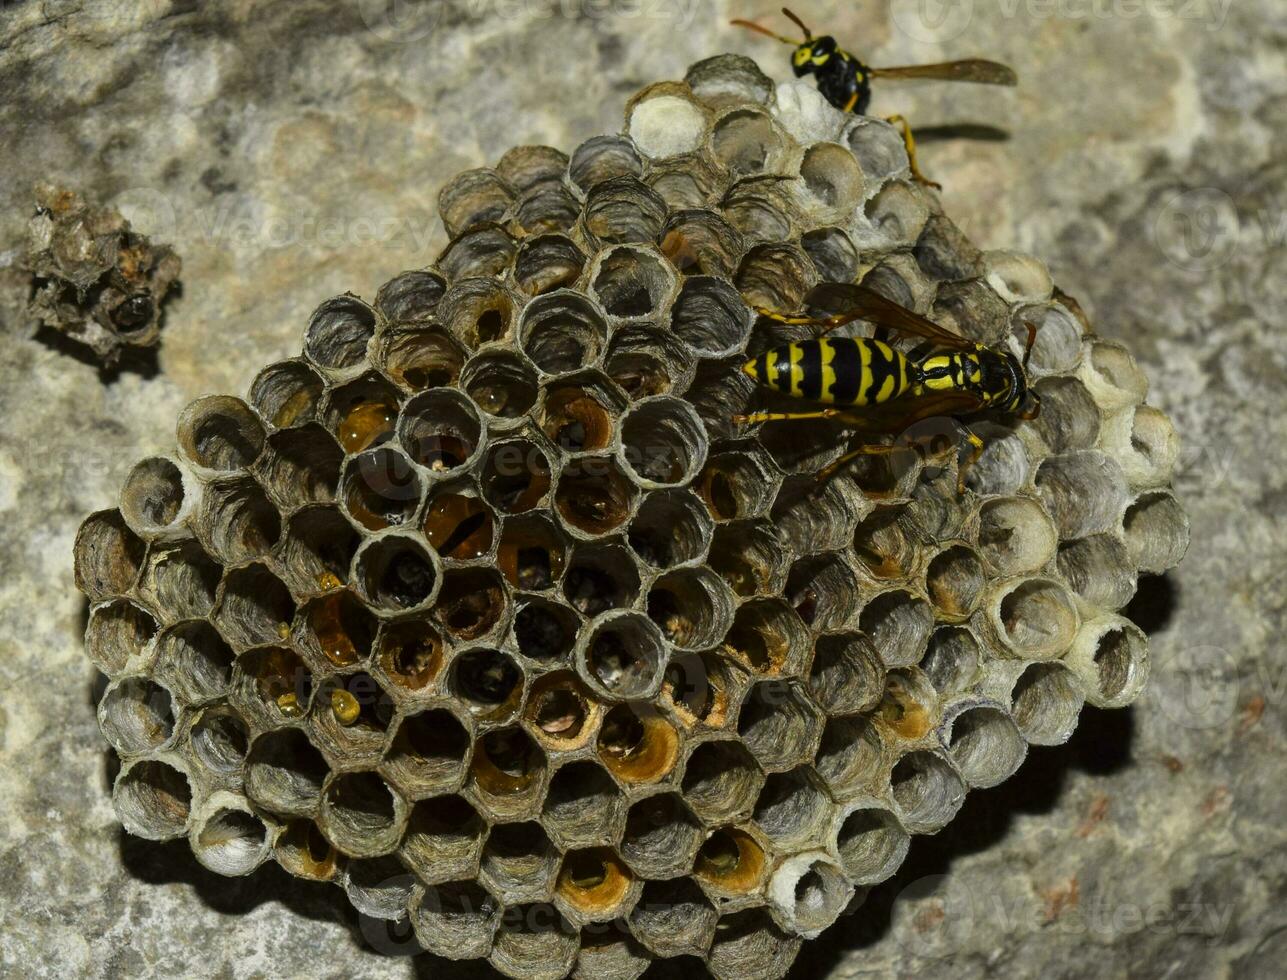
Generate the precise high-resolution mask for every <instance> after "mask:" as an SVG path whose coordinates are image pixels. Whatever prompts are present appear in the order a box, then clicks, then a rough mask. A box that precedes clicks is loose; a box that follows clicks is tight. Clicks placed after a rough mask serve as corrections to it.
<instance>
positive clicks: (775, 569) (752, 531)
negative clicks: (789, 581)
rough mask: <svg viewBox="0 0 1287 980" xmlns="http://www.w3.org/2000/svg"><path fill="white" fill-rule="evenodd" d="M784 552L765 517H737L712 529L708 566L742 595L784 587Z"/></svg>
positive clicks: (764, 593) (765, 592)
mask: <svg viewBox="0 0 1287 980" xmlns="http://www.w3.org/2000/svg"><path fill="white" fill-rule="evenodd" d="M787 558H788V555H786V554H785V549H784V548H783V547H782V542H781V539H779V537H778V534H777V531H776V530H775V529H774V527H773V525H772V524H770V523H769V522H768V521H738V522H736V523H733V524H724V525H721V526H720V527H718V528H716V529H715V534H714V536H713V537H712V538H711V547H710V559H709V561H708V564H709V565H710V567H711V568H712V569H713V570H714V571H715V572H716V573H717V574H718V575H719V576H720V577H721V578H722V579H724V581H725V582H727V583H728V585H729V587H730V588H731V589H732V590H733V592H734V593H736V594H737V595H738V596H740V597H741V598H743V599H748V598H751V597H752V596H763V595H771V594H773V593H774V592H777V591H779V590H780V589H782V588H783V587H784V584H785V583H784V581H783V580H784V578H785V576H786V571H787V568H786V565H787Z"/></svg>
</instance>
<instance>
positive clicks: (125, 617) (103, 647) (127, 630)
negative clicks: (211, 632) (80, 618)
mask: <svg viewBox="0 0 1287 980" xmlns="http://www.w3.org/2000/svg"><path fill="white" fill-rule="evenodd" d="M156 626H157V624H156V620H155V619H153V618H152V616H151V615H150V614H149V613H147V612H145V611H144V610H143V609H142V608H141V607H140V606H136V605H135V604H134V603H132V602H129V601H128V600H125V599H116V600H113V601H112V602H109V603H106V604H105V605H101V606H97V607H95V608H94V609H93V610H91V612H90V614H89V623H88V624H87V625H86V627H85V652H86V654H88V656H89V659H90V661H91V662H92V663H93V664H94V666H95V667H97V668H98V669H99V670H101V671H102V672H103V673H105V674H107V675H108V676H109V677H111V676H114V675H116V674H118V673H120V672H121V671H122V670H124V669H125V667H126V665H127V664H128V663H129V662H130V660H131V659H134V658H137V657H141V656H142V655H143V651H144V648H145V647H146V646H147V645H148V643H149V642H150V641H151V639H152V637H153V636H154V635H155V634H156Z"/></svg>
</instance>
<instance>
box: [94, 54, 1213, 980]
mask: <svg viewBox="0 0 1287 980" xmlns="http://www.w3.org/2000/svg"><path fill="white" fill-rule="evenodd" d="M626 120H627V127H626V133H625V135H620V136H600V137H596V138H594V139H591V140H589V141H587V142H586V143H584V144H582V145H581V146H580V147H578V148H577V149H576V150H575V152H574V153H573V154H572V155H571V157H570V158H569V157H567V156H565V155H564V154H562V153H560V152H558V151H556V150H553V149H550V148H548V147H531V146H526V147H519V148H517V149H514V150H511V151H510V152H508V153H506V154H505V156H504V157H503V158H502V159H501V160H500V161H499V163H498V164H497V165H496V166H495V167H494V168H487V169H479V170H471V171H468V172H466V173H463V174H460V175H459V176H457V177H455V178H454V179H452V180H451V181H449V182H448V183H447V185H446V187H445V188H444V189H443V191H442V194H441V196H440V199H439V204H440V210H441V213H442V217H443V220H444V222H445V224H446V227H447V228H448V229H449V230H450V231H451V233H452V234H453V236H454V238H453V240H452V242H451V243H450V244H449V245H448V246H447V248H446V250H445V251H444V252H443V253H442V255H441V256H439V258H438V260H437V261H436V262H435V263H434V265H433V266H431V267H429V268H427V269H421V270H416V271H411V272H405V273H403V274H401V275H399V276H397V277H395V278H394V279H392V280H390V281H389V282H387V283H386V284H385V285H384V286H382V287H381V288H380V289H379V291H378V292H377V293H376V295H375V298H374V301H373V302H372V303H366V302H364V301H362V300H361V299H359V298H358V297H356V296H352V295H345V296H340V297H337V298H334V299H330V300H327V301H326V302H324V303H323V304H322V305H321V306H320V307H318V309H317V310H316V312H315V313H314V314H313V315H312V318H311V320H310V322H309V324H308V327H307V330H306V332H305V336H304V346H303V353H302V356H300V357H297V358H292V359H289V360H286V361H282V362H279V363H276V364H272V365H269V366H268V367H266V368H265V369H264V370H263V371H262V372H261V373H260V375H259V376H258V378H257V379H256V380H255V382H254V384H253V385H252V387H251V390H250V393H249V396H248V398H247V400H246V401H242V400H241V399H238V398H234V397H230V396H214V397H207V398H203V399H200V400H198V401H196V402H194V403H193V404H192V405H190V406H189V407H188V408H187V410H185V412H184V413H183V414H182V416H181V417H180V419H179V422H178V436H179V439H178V442H179V445H178V449H177V452H176V453H174V454H173V455H169V456H157V457H152V458H149V459H145V460H143V461H142V462H140V463H139V464H138V465H137V466H136V467H135V468H134V470H133V471H132V472H131V473H130V475H129V477H128V479H127V480H126V483H125V486H124V488H123V490H122V494H121V498H120V505H119V508H118V509H113V510H108V511H103V512H100V513H97V514H94V515H92V516H91V517H89V518H88V519H87V520H86V522H85V523H84V525H83V526H82V528H81V530H80V533H79V535H78V538H77V541H76V573H77V582H78V585H79V586H80V588H81V589H82V590H83V591H84V592H85V593H86V594H87V595H88V596H89V597H90V599H91V600H92V603H93V606H92V612H91V615H90V619H89V626H88V631H87V635H86V648H87V651H88V654H89V656H90V658H91V660H92V661H93V662H94V664H95V665H96V666H97V667H98V668H99V669H100V670H101V671H103V672H104V673H105V674H107V675H108V677H109V678H110V684H109V685H108V687H107V690H106V693H105V695H104V697H103V700H102V703H101V704H100V706H99V721H100V724H101V727H102V730H103V733H104V735H105V736H106V738H107V740H108V741H109V742H110V743H111V744H112V746H113V747H114V748H115V749H116V751H117V752H119V753H120V755H121V758H122V766H121V770H120V774H119V777H118V778H117V780H116V785H115V789H114V793H113V800H114V803H115V806H116V811H117V813H118V814H119V816H120V818H121V821H122V822H123V823H124V825H125V827H126V829H127V830H129V831H130V832H131V833H134V834H138V835H141V836H143V837H148V838H152V839H157V840H163V839H168V838H174V837H182V836H186V837H187V838H188V840H189V842H190V844H191V846H192V849H193V851H194V852H195V854H196V856H197V858H198V859H199V860H200V861H201V862H202V863H203V864H204V865H206V866H207V867H209V868H211V869H213V870H215V871H217V872H219V873H221V874H228V875H244V874H249V873H251V872H252V871H254V869H255V868H256V867H258V866H259V865H260V864H261V863H262V862H264V861H267V860H275V861H277V862H278V863H279V864H280V865H281V866H282V867H283V868H285V869H287V870H288V871H289V872H291V873H292V874H295V875H298V876H300V877H303V878H309V879H313V880H318V881H326V882H332V883H334V884H336V885H338V886H340V887H342V888H344V889H345V890H346V892H347V894H348V896H349V898H350V899H351V901H352V902H353V904H354V905H355V906H356V907H357V908H358V909H359V910H361V911H362V912H363V913H365V914H367V915H371V916H379V917H384V918H389V919H396V918H400V917H402V916H409V918H410V921H411V923H412V925H413V926H414V928H415V932H416V935H417V936H418V938H419V940H420V942H421V943H422V944H423V946H424V947H425V948H426V949H428V950H431V951H433V952H434V953H437V954H439V955H443V956H449V957H453V958H466V959H468V958H486V959H488V960H489V961H490V962H491V963H492V964H494V965H495V966H496V967H497V968H498V969H500V970H501V971H502V972H504V973H506V974H507V975H510V976H514V977H533V978H541V977H551V978H552V977H558V976H562V975H564V974H566V973H574V974H575V975H578V976H586V977H637V976H638V975H639V974H640V973H642V972H643V970H644V969H645V968H646V967H647V966H648V964H649V962H650V961H651V960H652V959H654V958H662V957H690V958H694V959H693V961H691V962H690V964H689V965H690V966H692V965H698V966H699V964H700V963H704V964H705V965H706V966H708V967H709V969H710V970H711V971H712V972H713V973H714V974H715V975H716V976H720V977H728V978H747V977H773V976H780V975H781V974H782V973H783V972H785V971H786V969H787V968H788V966H789V965H790V963H791V961H792V960H793V958H794V957H795V955H796V953H797V951H798V950H799V948H800V944H801V942H802V941H803V940H804V939H806V938H809V937H812V936H816V935H817V934H818V933H819V932H820V931H821V930H823V929H825V928H826V927H827V926H828V925H830V924H831V923H832V922H833V921H834V920H835V919H836V917H837V916H838V915H839V914H840V913H841V911H842V910H844V909H845V908H846V907H849V906H850V905H851V904H852V903H854V902H856V901H858V900H859V899H860V898H861V896H862V894H863V892H864V891H865V889H867V888H868V887H870V886H871V885H873V884H875V883H877V882H880V881H883V880H884V879H886V878H888V877H889V876H890V875H892V874H893V873H894V871H895V870H896V869H897V868H898V866H899V864H900V862H901V861H902V859H903V856H904V855H905V854H906V852H907V848H908V842H909V837H910V835H911V834H932V833H935V832H936V831H938V830H940V829H941V828H942V827H944V826H945V825H946V824H947V823H948V822H949V821H950V820H951V819H952V818H953V817H954V816H955V814H956V813H957V811H958V810H959V808H960V806H961V804H962V801H963V800H964V797H965V794H966V792H967V791H968V790H969V789H971V788H974V787H987V786H994V785H996V784H998V783H1000V782H1001V781H1003V780H1005V779H1006V778H1007V777H1008V776H1010V775H1011V774H1012V773H1013V772H1014V771H1015V770H1016V769H1017V768H1018V767H1019V765H1020V763H1022V761H1023V759H1024V757H1025V755H1026V753H1027V749H1028V746H1029V745H1051V744H1055V743H1059V742H1061V741H1063V740H1065V739H1067V738H1068V737H1069V735H1070V734H1071V733H1072V731H1073V729H1074V727H1075V726H1076V724H1077V718H1078V713H1079V712H1080V710H1081V707H1082V704H1083V702H1089V703H1091V704H1094V705H1097V706H1101V707H1118V706H1121V705H1124V704H1127V703H1128V702H1130V701H1131V700H1132V699H1134V698H1135V697H1136V696H1137V695H1138V693H1139V692H1140V690H1141V688H1142V686H1143V684H1144V682H1145V678H1146V676H1147V673H1148V654H1147V643H1146V638H1145V636H1144V635H1143V634H1142V633H1141V632H1140V630H1139V629H1137V628H1136V627H1135V626H1134V625H1133V624H1132V623H1131V622H1129V621H1128V620H1126V619H1124V618H1123V617H1122V616H1120V615H1119V614H1118V613H1117V612H1116V610H1118V609H1120V608H1121V607H1122V606H1123V605H1125V604H1126V602H1127V601H1128V600H1129V599H1130V598H1131V596H1132V594H1133V593H1134V591H1135V586H1136V578H1137V574H1138V573H1139V571H1141V570H1143V571H1149V572H1156V571H1160V570H1162V569H1165V568H1167V567H1169V566H1170V565H1172V564H1174V563H1175V562H1176V561H1178V560H1179V558H1180V556H1181V555H1182V553H1183V551H1184V549H1185V546H1186V543H1187V533H1188V530H1187V528H1188V526H1187V521H1186V518H1185V516H1184V513H1183V511H1182V510H1181V508H1180V505H1179V504H1178V503H1177V501H1176V499H1175V497H1174V496H1173V495H1172V493H1171V490H1170V489H1169V482H1170V479H1171V472H1172V468H1173V466H1174V463H1175V459H1176V453H1177V440H1176V436H1175V431H1174V429H1173V428H1172V426H1171V424H1170V422H1169V421H1168V420H1167V419H1166V417H1165V416H1164V415H1163V414H1162V413H1160V412H1159V411H1157V410H1156V409H1153V408H1150V407H1148V406H1146V405H1144V404H1143V400H1144V396H1145V392H1146V384H1145V379H1144V378H1143V376H1142V375H1141V373H1140V371H1139V369H1138V368H1137V367H1136V365H1135V362H1134V360H1133V359H1132V358H1131V355H1130V354H1129V353H1128V352H1127V351H1126V350H1125V349H1124V348H1122V347H1121V346H1119V345H1117V344H1114V343H1110V342H1107V341H1104V340H1101V339H1099V338H1097V337H1095V336H1093V335H1092V334H1091V333H1090V332H1089V331H1088V330H1087V329H1086V327H1085V325H1084V323H1083V322H1082V319H1081V317H1080V315H1079V311H1078V310H1077V309H1075V304H1071V301H1066V302H1065V301H1061V300H1060V299H1059V298H1056V296H1055V294H1054V290H1053V285H1052V283H1051V281H1050V277H1049V275H1048V273H1047V271H1046V269H1045V267H1044V266H1043V265H1042V264H1041V263H1040V262H1038V261H1037V260H1035V259H1032V258H1030V257H1028V256H1024V255H1020V254H1017V253H1012V252H997V253H980V252H979V251H978V250H977V249H976V248H974V247H973V246H971V245H970V243H969V242H968V241H967V240H966V239H965V237H964V236H963V235H962V234H961V232H960V231H959V230H958V229H956V228H955V226H954V225H952V223H951V222H950V221H949V220H948V219H947V218H946V216H944V215H943V214H942V212H941V210H940V209H939V206H938V203H937V201H936V199H935V198H934V197H933V196H931V195H929V194H927V193H926V192H925V191H924V190H923V189H922V188H921V187H919V186H917V185H916V184H914V183H912V182H911V181H910V180H909V179H908V174H907V160H906V157H905V155H904V151H903V146H902V142H901V140H900V138H899V135H898V133H897V132H896V131H895V130H893V129H892V128H890V127H888V126H886V125H884V124H883V123H881V122H878V121H874V120H871V119H864V118H854V117H851V116H845V115H842V114H840V113H838V112H836V111H835V110H833V109H832V108H831V107H829V106H827V105H826V104H825V103H824V102H822V100H821V99H820V97H818V96H817V94H816V92H814V91H812V90H811V89H808V88H805V87H800V86H784V87H782V88H779V89H778V90H776V92H775V90H774V88H773V86H772V84H771V83H770V82H769V80H768V79H767V78H765V77H764V76H763V75H762V74H761V73H760V71H759V70H758V69H757V68H756V67H755V65H754V64H753V63H751V62H749V61H747V60H746V59H744V58H738V57H731V56H723V57H718V58H714V59H710V60H707V61H703V62H701V63H699V64H696V65H694V66H693V67H692V69H691V70H690V71H689V73H688V75H687V78H686V80H685V81H684V82H683V83H664V84H662V85H658V86H653V87H651V88H649V89H646V90H645V91H643V92H642V93H640V94H639V95H638V96H636V97H635V98H634V99H633V100H631V102H630V104H629V106H628V108H627V112H626ZM820 280H828V281H839V282H852V281H861V282H863V283H865V284H868V285H870V286H872V287H873V288H878V289H880V290H881V291H882V292H885V293H886V294H887V295H890V296H891V297H892V298H895V299H897V300H898V301H899V302H901V303H903V304H904V305H906V306H908V307H911V308H913V309H915V310H917V311H919V312H923V313H926V314H928V315H930V316H931V317H933V318H934V319H935V320H937V321H938V322H940V323H944V324H946V325H948V326H949V327H950V328H952V329H954V330H956V331H958V332H959V333H961V334H962V335H964V336H967V337H970V338H974V339H977V340H980V341H983V342H986V343H991V344H999V343H1008V344H1012V345H1014V349H1015V350H1018V349H1019V348H1020V345H1021V343H1022V341H1023V339H1025V338H1026V335H1027V331H1026V327H1025V324H1026V323H1027V322H1029V321H1032V322H1036V323H1038V324H1039V325H1040V328H1041V329H1040V333H1039V335H1038V339H1037V343H1036V347H1035V349H1034V352H1033V356H1032V362H1031V371H1030V374H1031V379H1032V381H1033V383H1034V385H1035V387H1036V390H1037V391H1038V392H1039V393H1040V395H1041V397H1042V399H1043V402H1044V411H1043V413H1042V415H1041V417H1040V418H1039V419H1038V420H1036V421H1035V422H1031V423H1021V424H1019V425H1018V426H1017V427H1015V428H1013V429H998V430H996V431H990V432H988V433H987V434H988V436H989V438H990V443H989V448H988V450H987V452H986V453H985V454H984V456H983V458H982V460H981V461H980V462H979V464H978V465H976V466H975V467H974V468H973V470H972V471H971V473H970V476H969V483H968V485H969V490H968V492H967V493H966V494H965V495H963V496H962V495H958V493H957V491H956V481H955V474H954V473H953V472H952V471H951V464H948V465H947V468H946V470H945V471H943V472H935V471H934V470H932V469H930V468H929V467H927V466H926V465H925V464H924V463H923V462H922V461H921V460H920V459H919V458H918V457H916V456H915V455H914V454H910V453H909V454H907V459H905V460H904V461H902V462H901V463H897V464H896V463H895V462H894V460H895V459H897V458H898V457H894V458H891V457H880V458H877V457H870V458H868V460H866V461H864V462H861V463H855V464H854V465H853V466H852V467H848V468H846V469H844V470H843V471H841V472H840V473H839V474H838V475H837V476H835V477H834V478H833V479H832V480H830V481H829V482H827V483H826V484H825V485H824V486H822V487H821V488H819V487H818V485H817V484H816V482H815V480H814V474H815V473H816V472H817V470H818V469H819V468H820V467H821V466H824V465H826V464H827V463H828V462H830V461H831V460H833V459H835V458H837V457H838V455H839V454H840V453H841V452H843V451H844V449H845V448H846V447H845V440H846V438H847V437H846V436H845V435H844V434H843V433H842V432H840V431H838V430H836V429H834V428H831V427H829V426H828V425H827V424H818V425H812V424H805V425H794V426H786V427H784V426H776V427H775V425H774V424H773V423H769V424H767V425H765V426H763V427H760V428H758V429H746V428H741V427H739V426H738V425H736V424H735V423H734V422H733V421H732V420H731V417H732V415H733V414H735V413H738V412H743V411H745V410H746V409H747V408H748V406H750V405H751V404H752V402H753V401H754V400H755V399H757V398H758V397H759V395H758V394H757V393H756V392H755V391H754V390H753V388H752V386H751V382H750V379H749V378H747V377H746V375H744V374H743V373H742V372H741V371H740V370H739V368H740V365H741V364H742V362H743V361H744V360H745V359H746V358H747V357H748V356H753V355H754V354H756V353H758V352H759V351H761V350H764V349H765V348H766V347H768V346H770V345H776V344H778V343H780V342H782V340H783V339H784V338H785V337H786V336H789V333H788V331H789V330H790V329H791V328H785V327H783V326H782V325H780V324H776V323H773V322H771V321H767V320H762V321H761V320H757V318H756V316H755V315H754V314H753V313H752V311H751V309H750V308H749V305H748V304H755V305H763V306H769V307H774V308H778V309H786V310H791V309H795V308H797V307H798V304H799V303H800V302H801V300H802V298H803V297H804V296H805V294H806V292H807V291H808V290H809V289H810V287H812V286H813V285H814V284H815V283H817V282H818V281H820ZM859 914H861V913H859ZM677 962H678V963H683V962H684V961H683V960H679V961H677ZM699 968H700V966H699Z"/></svg>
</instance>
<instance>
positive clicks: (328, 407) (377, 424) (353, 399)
mask: <svg viewBox="0 0 1287 980" xmlns="http://www.w3.org/2000/svg"><path fill="white" fill-rule="evenodd" d="M400 400H401V396H400V394H399V393H398V391H397V389H396V388H394V387H393V385H391V384H389V382H387V381H385V380H384V378H382V377H380V375H378V374H374V373H370V374H366V375H364V376H363V377H361V378H359V379H358V380H356V381H350V382H349V383H348V384H346V385H342V386H341V387H339V388H335V389H334V390H332V391H330V392H329V393H328V394H327V395H326V397H325V399H324V406H323V415H324V417H325V419H326V426H327V428H328V429H329V430H330V431H331V432H333V433H334V434H335V439H336V441H337V442H338V443H339V444H340V448H342V449H343V450H344V452H346V453H360V452H361V451H362V450H363V449H367V448H369V447H371V446H378V445H380V444H381V443H384V442H387V441H388V440H389V439H391V438H393V428H394V425H395V424H396V423H397V420H398V402H399V401H400Z"/></svg>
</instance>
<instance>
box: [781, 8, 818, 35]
mask: <svg viewBox="0 0 1287 980" xmlns="http://www.w3.org/2000/svg"><path fill="white" fill-rule="evenodd" d="M782 13H784V14H785V15H786V17H787V19H788V20H790V21H791V23H793V24H794V25H795V26H796V27H798V28H800V30H802V31H804V39H805V40H806V41H812V40H813V31H811V30H809V28H807V27H805V26H804V21H802V20H801V19H800V18H799V17H797V16H796V15H795V14H793V13H792V12H791V11H790V10H788V9H787V8H786V7H783V8H782Z"/></svg>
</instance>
